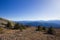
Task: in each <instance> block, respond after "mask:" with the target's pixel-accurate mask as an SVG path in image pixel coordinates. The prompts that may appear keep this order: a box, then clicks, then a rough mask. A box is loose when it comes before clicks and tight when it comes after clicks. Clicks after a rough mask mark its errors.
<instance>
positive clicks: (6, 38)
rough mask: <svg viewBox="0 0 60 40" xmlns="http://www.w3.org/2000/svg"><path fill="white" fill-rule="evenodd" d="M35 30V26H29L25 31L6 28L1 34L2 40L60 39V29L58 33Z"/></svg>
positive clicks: (0, 38)
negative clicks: (50, 33) (51, 33)
mask: <svg viewBox="0 0 60 40" xmlns="http://www.w3.org/2000/svg"><path fill="white" fill-rule="evenodd" d="M35 30H36V28H35V27H30V28H27V29H26V30H23V32H21V31H20V30H9V29H5V32H4V33H3V34H0V40H60V39H59V37H60V29H59V30H57V29H56V31H57V32H56V35H49V34H44V32H39V31H35ZM58 32H59V33H58Z"/></svg>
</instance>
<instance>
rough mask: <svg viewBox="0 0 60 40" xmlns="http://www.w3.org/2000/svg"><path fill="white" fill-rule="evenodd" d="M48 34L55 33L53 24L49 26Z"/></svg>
mask: <svg viewBox="0 0 60 40" xmlns="http://www.w3.org/2000/svg"><path fill="white" fill-rule="evenodd" d="M47 33H48V34H54V33H55V32H54V28H53V27H52V26H51V27H50V28H48V31H47Z"/></svg>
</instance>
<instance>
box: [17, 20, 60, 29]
mask: <svg viewBox="0 0 60 40" xmlns="http://www.w3.org/2000/svg"><path fill="white" fill-rule="evenodd" d="M17 22H18V23H22V24H24V25H30V26H38V25H40V26H45V27H50V26H53V27H54V28H60V20H50V21H17Z"/></svg>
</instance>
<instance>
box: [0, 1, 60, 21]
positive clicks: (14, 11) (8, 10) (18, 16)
mask: <svg viewBox="0 0 60 40" xmlns="http://www.w3.org/2000/svg"><path fill="white" fill-rule="evenodd" d="M0 13H1V14H0V17H2V18H6V19H9V20H13V21H37V20H44V21H48V20H60V0H0Z"/></svg>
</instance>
